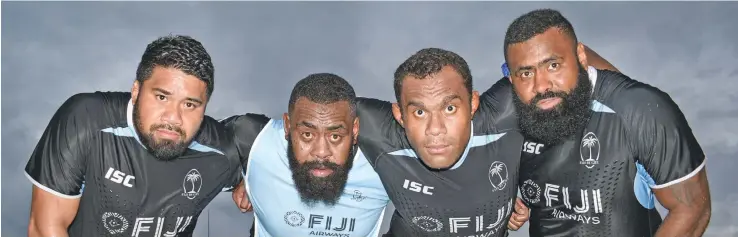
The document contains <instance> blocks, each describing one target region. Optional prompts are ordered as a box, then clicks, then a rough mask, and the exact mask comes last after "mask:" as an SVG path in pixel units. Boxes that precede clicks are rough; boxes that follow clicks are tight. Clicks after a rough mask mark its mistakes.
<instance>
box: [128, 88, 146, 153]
mask: <svg viewBox="0 0 738 237" xmlns="http://www.w3.org/2000/svg"><path fill="white" fill-rule="evenodd" d="M126 123H127V124H128V129H131V132H132V133H133V138H136V141H137V142H138V144H141V146H143V147H146V146H144V145H143V143H141V138H139V137H138V132H137V131H136V126H135V124H134V123H133V98H131V99H130V100H128V106H127V107H126Z"/></svg>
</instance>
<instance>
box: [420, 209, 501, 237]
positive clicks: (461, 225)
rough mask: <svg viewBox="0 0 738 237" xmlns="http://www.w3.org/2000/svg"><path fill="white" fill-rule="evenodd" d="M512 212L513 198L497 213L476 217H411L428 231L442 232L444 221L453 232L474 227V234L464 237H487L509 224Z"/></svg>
mask: <svg viewBox="0 0 738 237" xmlns="http://www.w3.org/2000/svg"><path fill="white" fill-rule="evenodd" d="M511 212H512V200H510V201H509V202H508V203H507V205H506V206H502V207H500V208H499V209H497V213H496V214H497V215H493V216H491V217H490V216H489V215H478V216H474V217H450V218H447V220H445V221H444V222H442V221H440V220H439V219H437V218H434V217H430V216H416V217H413V218H412V219H411V221H412V222H413V224H415V225H416V226H417V227H418V228H420V229H421V230H423V231H426V232H440V231H442V230H443V227H444V223H448V231H449V233H451V234H458V233H459V232H468V231H469V230H467V229H468V228H473V229H474V233H475V234H473V235H464V237H487V236H492V235H494V234H495V233H497V232H498V231H500V228H501V227H503V226H505V225H506V224H507V221H506V220H507V217H508V216H509V215H510V213H511Z"/></svg>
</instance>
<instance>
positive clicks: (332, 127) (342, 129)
mask: <svg viewBox="0 0 738 237" xmlns="http://www.w3.org/2000/svg"><path fill="white" fill-rule="evenodd" d="M297 126H298V127H306V128H309V129H312V130H320V129H321V128H319V127H318V126H316V125H315V124H312V123H310V122H307V121H302V122H300V123H298V124H297ZM325 130H326V131H329V132H339V133H341V132H345V131H346V127H345V126H343V124H334V125H330V126H328V127H325Z"/></svg>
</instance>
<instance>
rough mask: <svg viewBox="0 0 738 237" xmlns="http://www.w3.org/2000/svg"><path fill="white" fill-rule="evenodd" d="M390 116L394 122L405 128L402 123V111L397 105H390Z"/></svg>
mask: <svg viewBox="0 0 738 237" xmlns="http://www.w3.org/2000/svg"><path fill="white" fill-rule="evenodd" d="M392 115H394V116H395V120H397V122H398V123H400V126H402V127H403V128H404V127H405V123H404V122H403V121H402V111H401V110H400V106H399V105H398V104H397V103H392Z"/></svg>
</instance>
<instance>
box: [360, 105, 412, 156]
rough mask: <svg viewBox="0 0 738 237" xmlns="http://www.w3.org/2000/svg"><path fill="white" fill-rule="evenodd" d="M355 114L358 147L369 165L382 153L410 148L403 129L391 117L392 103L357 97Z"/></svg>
mask: <svg viewBox="0 0 738 237" xmlns="http://www.w3.org/2000/svg"><path fill="white" fill-rule="evenodd" d="M356 113H357V115H358V116H359V141H358V142H359V147H360V148H361V151H362V152H363V153H364V155H365V156H366V158H367V160H369V163H370V164H372V165H375V164H376V161H377V158H379V156H380V155H382V154H383V153H386V152H391V151H394V150H397V148H401V147H410V145H409V144H410V143H409V142H408V140H407V137H406V136H405V129H404V128H402V126H400V124H399V123H398V122H397V121H395V118H394V116H393V115H392V103H390V102H387V101H383V100H378V99H371V98H363V97H359V98H357V102H356Z"/></svg>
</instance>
